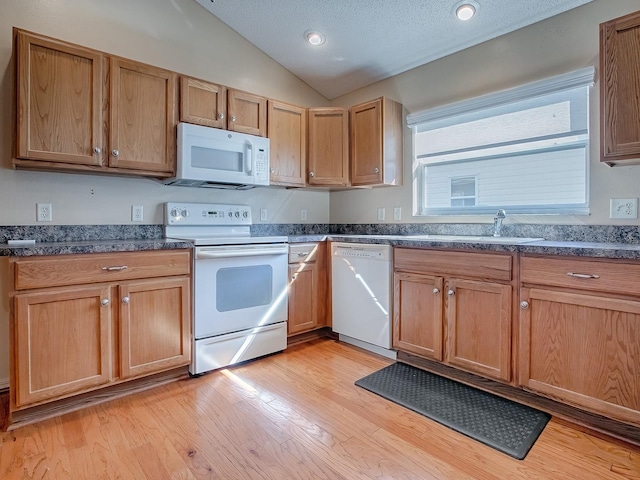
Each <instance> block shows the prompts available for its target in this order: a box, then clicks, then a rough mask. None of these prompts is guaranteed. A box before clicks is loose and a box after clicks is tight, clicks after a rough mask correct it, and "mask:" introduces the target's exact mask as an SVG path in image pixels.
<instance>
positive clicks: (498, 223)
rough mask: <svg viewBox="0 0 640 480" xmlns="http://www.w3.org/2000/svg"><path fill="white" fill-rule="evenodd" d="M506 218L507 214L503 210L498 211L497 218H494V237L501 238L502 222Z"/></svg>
mask: <svg viewBox="0 0 640 480" xmlns="http://www.w3.org/2000/svg"><path fill="white" fill-rule="evenodd" d="M506 216H507V212H505V211H504V210H503V209H500V210H498V213H496V216H495V217H493V236H494V237H499V236H500V235H501V232H502V221H503V220H504V219H505V217H506Z"/></svg>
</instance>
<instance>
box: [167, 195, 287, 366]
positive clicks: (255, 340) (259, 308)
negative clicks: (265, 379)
mask: <svg viewBox="0 0 640 480" xmlns="http://www.w3.org/2000/svg"><path fill="white" fill-rule="evenodd" d="M164 223H165V236H166V237H167V238H175V239H182V240H189V241H191V242H193V243H194V245H195V247H194V254H193V257H194V263H193V320H192V321H193V325H192V326H193V329H192V330H193V339H192V342H193V344H192V346H193V348H192V351H193V358H192V361H191V365H190V366H189V372H190V373H191V374H192V375H199V374H201V373H204V372H207V371H209V370H214V369H217V368H221V367H226V366H228V365H233V364H235V363H238V362H242V361H245V360H250V359H253V358H257V357H261V356H263V355H267V354H270V353H274V352H278V351H281V350H284V349H285V348H286V347H287V281H288V275H287V268H288V267H287V264H288V254H289V245H288V244H287V243H286V242H287V237H283V236H274V237H252V236H251V233H250V228H251V208H250V207H248V206H246V205H223V204H203V203H172V202H170V203H166V204H165V222H164Z"/></svg>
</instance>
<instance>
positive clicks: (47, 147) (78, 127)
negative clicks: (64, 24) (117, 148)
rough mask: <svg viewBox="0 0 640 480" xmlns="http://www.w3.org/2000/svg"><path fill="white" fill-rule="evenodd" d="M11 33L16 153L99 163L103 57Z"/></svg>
mask: <svg viewBox="0 0 640 480" xmlns="http://www.w3.org/2000/svg"><path fill="white" fill-rule="evenodd" d="M15 34H16V66H17V100H18V106H17V114H18V118H17V149H16V157H17V158H18V159H28V160H36V161H43V162H56V163H65V164H78V165H96V166H99V165H101V162H102V156H101V155H100V153H96V152H100V151H101V149H102V148H103V131H102V115H103V112H102V106H103V90H102V82H103V56H102V55H101V54H100V53H98V52H94V51H92V50H89V49H84V48H82V47H78V46H74V45H69V44H65V43H63V42H58V41H56V40H53V39H48V38H46V37H41V36H38V35H34V34H30V33H27V32H23V31H16V33H15ZM94 149H95V151H94ZM16 163H19V161H18V162H16Z"/></svg>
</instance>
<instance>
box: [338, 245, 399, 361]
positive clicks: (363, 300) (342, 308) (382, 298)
mask: <svg viewBox="0 0 640 480" xmlns="http://www.w3.org/2000/svg"><path fill="white" fill-rule="evenodd" d="M331 271H332V278H331V295H332V305H333V306H332V309H333V312H332V315H333V330H334V331H335V332H337V333H338V334H339V338H340V340H341V341H344V342H347V343H350V344H352V345H356V346H359V347H361V348H364V349H367V350H369V351H372V352H375V353H378V354H380V355H384V356H385V357H389V358H393V359H395V358H396V352H395V351H394V350H392V349H391V323H390V318H391V315H390V313H391V312H390V308H391V307H390V305H391V302H390V299H391V246H389V245H370V244H358V243H339V242H334V243H332V244H331Z"/></svg>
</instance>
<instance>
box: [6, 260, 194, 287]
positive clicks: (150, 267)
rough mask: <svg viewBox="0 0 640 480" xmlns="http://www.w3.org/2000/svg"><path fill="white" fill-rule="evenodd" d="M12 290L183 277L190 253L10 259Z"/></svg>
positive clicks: (188, 265)
mask: <svg viewBox="0 0 640 480" xmlns="http://www.w3.org/2000/svg"><path fill="white" fill-rule="evenodd" d="M13 262H14V285H15V289H16V290H26V289H31V288H44V287H58V286H62V285H80V284H88V283H98V282H112V281H120V280H129V279H135V278H151V277H164V276H172V275H187V274H189V273H190V272H191V250H158V251H153V252H148V251H147V252H124V253H94V254H82V255H60V256H55V257H49V256H46V257H44V256H43V257H29V258H18V259H14V260H13Z"/></svg>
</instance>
